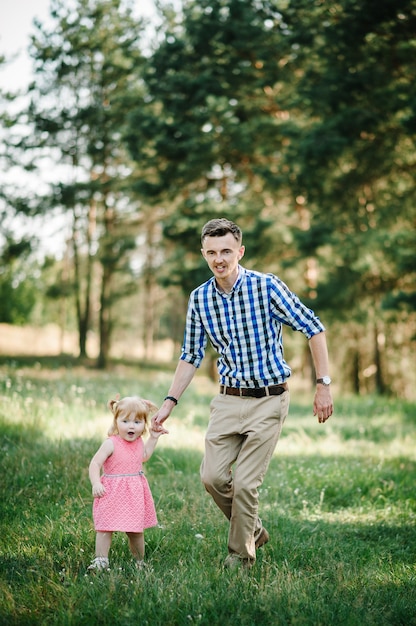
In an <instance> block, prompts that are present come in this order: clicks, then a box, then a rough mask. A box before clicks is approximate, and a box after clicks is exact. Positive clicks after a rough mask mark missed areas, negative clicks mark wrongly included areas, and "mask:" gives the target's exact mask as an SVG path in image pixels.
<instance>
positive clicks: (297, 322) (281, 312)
mask: <svg viewBox="0 0 416 626" xmlns="http://www.w3.org/2000/svg"><path fill="white" fill-rule="evenodd" d="M269 276H270V285H269V289H270V307H271V315H272V316H273V317H274V318H275V319H276V320H278V321H279V322H280V323H282V324H285V325H286V326H290V328H292V329H293V330H298V331H300V332H301V333H303V334H304V335H305V336H306V337H307V338H308V339H310V338H311V337H313V336H314V335H318V334H319V333H321V332H323V331H324V330H325V326H324V325H323V324H322V322H321V321H320V319H319V317H317V316H316V315H315V313H314V312H313V311H312V310H311V309H308V307H307V306H305V305H304V304H303V302H301V301H300V300H299V298H298V296H297V295H296V294H295V293H293V292H292V291H290V289H289V288H288V286H287V285H285V283H284V282H283V281H281V280H280V278H277V276H274V275H269Z"/></svg>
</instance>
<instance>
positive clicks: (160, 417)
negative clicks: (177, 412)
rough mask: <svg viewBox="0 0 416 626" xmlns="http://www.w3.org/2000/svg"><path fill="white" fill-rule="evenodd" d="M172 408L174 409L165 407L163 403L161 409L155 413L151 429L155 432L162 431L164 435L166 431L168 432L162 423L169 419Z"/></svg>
mask: <svg viewBox="0 0 416 626" xmlns="http://www.w3.org/2000/svg"><path fill="white" fill-rule="evenodd" d="M165 404H167V403H165ZM171 410H172V409H169V408H167V407H165V406H164V405H162V406H161V407H160V409H159V410H158V412H157V413H155V414H154V415H153V417H152V425H151V427H150V430H151V431H153V432H155V433H156V432H160V434H161V435H163V434H164V433H167V432H168V431H167V430H165V429H164V427H163V425H162V424H163V422H164V421H165V420H167V418H168V417H169V415H170V414H171Z"/></svg>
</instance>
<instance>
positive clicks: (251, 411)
mask: <svg viewBox="0 0 416 626" xmlns="http://www.w3.org/2000/svg"><path fill="white" fill-rule="evenodd" d="M288 407H289V393H288V392H286V393H284V394H282V396H270V397H268V398H264V399H262V400H257V399H254V398H239V397H237V398H236V397H233V396H221V395H220V396H216V397H215V398H214V399H213V401H212V403H211V419H210V423H209V426H208V430H207V434H206V438H205V456H204V460H203V462H202V465H201V479H202V482H203V483H204V485H205V488H206V490H207V491H208V492H209V493H210V494H211V496H212V498H213V499H214V501H215V503H216V504H217V506H218V507H219V508H220V509H221V510H222V511H223V513H224V515H225V516H226V517H227V518H228V519H230V521H231V525H230V535H229V551H230V552H232V553H235V554H237V555H238V556H240V557H241V558H244V559H249V560H250V561H252V562H254V560H255V558H256V557H255V538H256V539H257V538H258V536H259V534H260V532H261V531H262V524H261V520H260V519H259V518H258V493H257V488H258V487H259V485H261V483H262V481H263V478H264V475H265V473H266V470H267V467H268V464H269V461H270V457H271V455H272V453H273V450H274V448H275V447H276V444H277V441H278V438H279V436H280V432H281V429H282V425H283V422H284V420H285V418H286V415H287V412H288ZM235 461H236V466H235V472H234V480H233V476H232V473H231V466H232V464H233V463H234V462H235ZM235 496H237V498H235Z"/></svg>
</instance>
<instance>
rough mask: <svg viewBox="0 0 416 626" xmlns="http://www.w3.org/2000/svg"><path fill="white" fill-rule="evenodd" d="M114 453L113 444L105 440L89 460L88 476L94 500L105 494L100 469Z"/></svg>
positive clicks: (109, 440)
mask: <svg viewBox="0 0 416 626" xmlns="http://www.w3.org/2000/svg"><path fill="white" fill-rule="evenodd" d="M113 452H114V443H113V442H112V440H111V439H106V440H105V441H104V443H103V444H102V445H101V447H100V448H99V449H98V450H97V452H96V453H95V454H94V456H93V457H92V459H91V463H90V466H89V470H88V474H89V477H90V481H91V485H92V495H93V496H94V498H101V496H103V495H104V494H105V487H104V485H103V484H102V482H101V468H102V466H103V465H104V461H105V460H106V459H108V457H109V456H110V455H111V454H113Z"/></svg>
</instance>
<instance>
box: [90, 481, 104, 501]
mask: <svg viewBox="0 0 416 626" xmlns="http://www.w3.org/2000/svg"><path fill="white" fill-rule="evenodd" d="M104 494H105V487H104V485H103V484H102V483H101V482H99V483H95V484H94V485H93V486H92V495H93V496H94V498H101V496H103V495H104Z"/></svg>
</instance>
